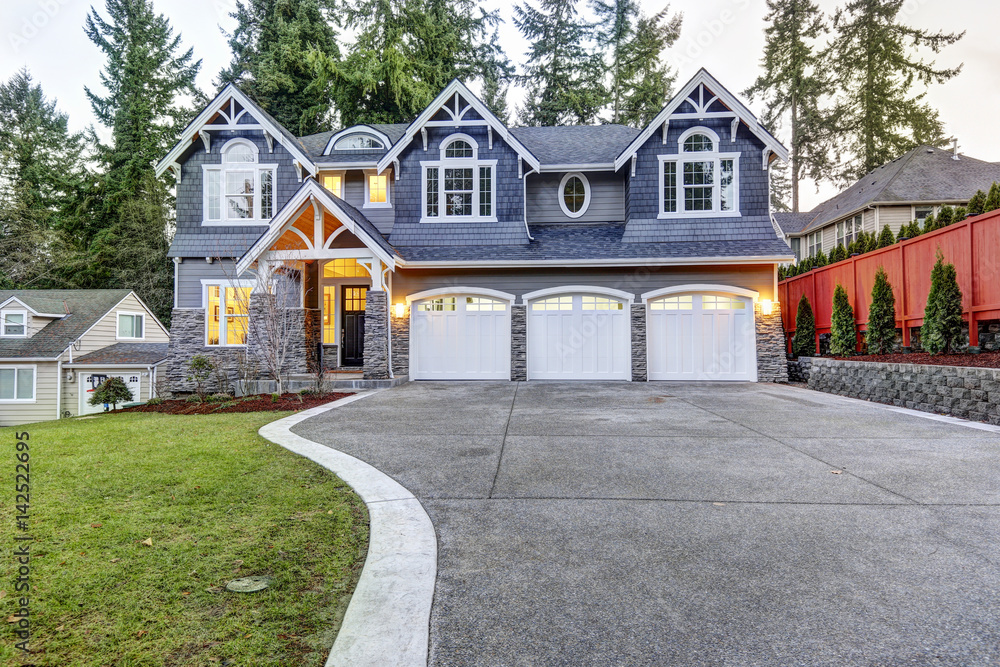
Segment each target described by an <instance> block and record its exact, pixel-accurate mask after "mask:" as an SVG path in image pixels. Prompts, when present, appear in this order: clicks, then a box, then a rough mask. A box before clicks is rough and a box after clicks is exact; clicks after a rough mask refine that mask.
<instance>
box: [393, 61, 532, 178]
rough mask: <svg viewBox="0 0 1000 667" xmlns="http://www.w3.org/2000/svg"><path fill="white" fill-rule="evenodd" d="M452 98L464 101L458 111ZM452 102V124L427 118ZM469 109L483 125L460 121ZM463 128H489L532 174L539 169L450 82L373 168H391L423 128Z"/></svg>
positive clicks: (488, 113) (476, 103)
mask: <svg viewBox="0 0 1000 667" xmlns="http://www.w3.org/2000/svg"><path fill="white" fill-rule="evenodd" d="M456 95H460V96H461V97H463V98H465V100H466V106H464V107H462V108H458V107H457V102H458V100H457V98H456V97H455V96H456ZM453 99H454V100H455V103H456V104H455V105H453V106H454V107H455V108H454V110H453V109H450V108H449V109H448V111H449V113H450V114H451V115H452V117H453V119H454V120H450V121H431V118H433V117H434V115H435V114H436V113H437V112H438V111H439V110H440V109H441V108H442V107H444V106H446V105H447V104H448V103H449V102H451V101H452V100H453ZM470 108H471V109H474V110H475V111H476V113H478V114H479V115H480V116H482V117H483V118H484V119H485V120H483V121H471V120H462V117H463V116H464V115H465V113H466V112H467V111H468V110H469V109H470ZM463 124H464V125H470V124H475V125H486V126H487V127H489V128H492V130H493V131H494V132H496V133H497V135H498V136H499V137H500V138H501V139H503V140H504V141H506V142H507V145H508V146H510V147H511V148H513V149H514V151H515V152H516V153H517V154H518V155H519V156H520V157H521V158H523V159H524V161H525V162H527V163H528V164H529V165H531V166H532V167H534V169H535V170H536V171H537V170H538V169H539V168H540V167H541V165H540V164H539V162H538V158H536V157H535V156H534V155H533V154H532V153H531V151H529V150H528V148H527V147H526V146H525V145H524V144H522V143H521V142H520V141H518V140H517V138H516V137H514V135H513V134H511V133H510V132H509V131H508V130H507V126H506V125H504V124H503V123H502V122H501V121H500V119H499V118H497V117H496V116H495V115H494V114H493V112H492V111H490V110H489V109H488V108H487V107H486V105H485V104H483V103H482V102H481V101H480V100H479V98H478V97H476V96H475V95H473V94H472V91H470V90H469V89H468V88H467V87H466V86H465V84H464V83H462V82H461V81H459V80H458V79H454V80H453V81H452V82H451V83H449V84H448V85H447V86H446V87H445V89H444V90H442V91H441V94H439V95H438V96H437V97H435V98H434V101H433V102H431V103H430V104H429V105H428V106H427V108H426V109H424V110H423V112H422V113H421V114H420V115H419V116H417V119H416V120H414V121H413V122H412V123H410V125H409V126H408V127H407V128H406V132H404V133H403V136H402V137H401V138H400V140H399V141H397V142H396V143H395V145H393V147H392V148H390V149H389V150H388V151H387V152H386V154H385V155H383V156H382V159H380V160H379V162H378V166H377V169H378V171H379V173H381V172H382V171H384V170H385V169H386V167H388V166H389V165H390V164H392V161H393V160H395V159H396V158H397V157H399V154H400V153H402V152H403V149H404V148H406V147H407V146H409V145H410V142H411V141H413V138H414V137H416V135H417V134H418V133H420V132H421V131H423V130H424V128H425V127H428V126H431V127H432V126H435V125H441V126H448V127H461V126H462V125H463Z"/></svg>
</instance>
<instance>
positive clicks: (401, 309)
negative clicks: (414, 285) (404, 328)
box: [392, 303, 406, 317]
mask: <svg viewBox="0 0 1000 667" xmlns="http://www.w3.org/2000/svg"><path fill="white" fill-rule="evenodd" d="M392 314H393V315H395V316H396V317H403V316H405V315H406V304H405V303H397V304H393V306H392Z"/></svg>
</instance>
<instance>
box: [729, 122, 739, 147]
mask: <svg viewBox="0 0 1000 667" xmlns="http://www.w3.org/2000/svg"><path fill="white" fill-rule="evenodd" d="M739 127H740V118H739V116H737V117H736V118H733V125H732V129H731V130H730V132H731V137H732V138H731V139H730V140H729V142H730V143H733V144H735V143H736V130H737V129H739Z"/></svg>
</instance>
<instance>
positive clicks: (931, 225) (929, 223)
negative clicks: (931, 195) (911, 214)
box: [920, 213, 937, 234]
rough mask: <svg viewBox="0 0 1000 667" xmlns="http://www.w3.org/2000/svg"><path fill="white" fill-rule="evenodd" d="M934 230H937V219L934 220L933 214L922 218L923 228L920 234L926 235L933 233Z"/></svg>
mask: <svg viewBox="0 0 1000 667" xmlns="http://www.w3.org/2000/svg"><path fill="white" fill-rule="evenodd" d="M935 229H937V219H935V217H934V214H933V213H931V214H929V215H928V216H927V217H926V218H924V227H923V229H922V230H920V233H921V234H926V233H928V232H933V231H934V230H935Z"/></svg>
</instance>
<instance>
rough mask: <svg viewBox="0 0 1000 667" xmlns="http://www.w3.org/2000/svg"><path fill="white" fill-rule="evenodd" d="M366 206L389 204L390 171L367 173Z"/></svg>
mask: <svg viewBox="0 0 1000 667" xmlns="http://www.w3.org/2000/svg"><path fill="white" fill-rule="evenodd" d="M365 192H366V197H365V206H368V207H379V206H389V174H388V172H385V173H382V174H376V173H374V172H369V173H367V174H365Z"/></svg>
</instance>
